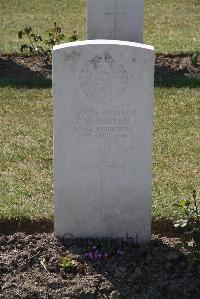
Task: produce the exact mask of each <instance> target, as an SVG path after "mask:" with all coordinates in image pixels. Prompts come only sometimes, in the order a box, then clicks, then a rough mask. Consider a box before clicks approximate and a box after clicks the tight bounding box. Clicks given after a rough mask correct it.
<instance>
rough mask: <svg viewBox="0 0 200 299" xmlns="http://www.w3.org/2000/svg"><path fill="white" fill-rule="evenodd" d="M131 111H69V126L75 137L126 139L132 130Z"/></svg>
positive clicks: (82, 109)
mask: <svg viewBox="0 0 200 299" xmlns="http://www.w3.org/2000/svg"><path fill="white" fill-rule="evenodd" d="M135 114H136V111H135V110H133V109H118V108H115V109H105V110H98V111H97V110H95V109H90V108H87V107H86V108H81V109H71V110H69V119H70V126H71V127H72V130H73V132H74V133H75V134H76V136H77V137H79V138H80V137H88V138H89V137H95V138H108V137H119V138H127V137H128V136H129V134H130V133H131V132H132V131H133V128H134V116H135Z"/></svg>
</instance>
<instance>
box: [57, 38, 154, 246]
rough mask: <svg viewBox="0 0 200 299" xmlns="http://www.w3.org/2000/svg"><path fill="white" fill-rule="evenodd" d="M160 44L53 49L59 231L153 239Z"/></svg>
mask: <svg viewBox="0 0 200 299" xmlns="http://www.w3.org/2000/svg"><path fill="white" fill-rule="evenodd" d="M153 73H154V50H153V48H152V47H150V46H146V45H141V44H136V43H131V42H119V41H118V42H117V41H108V40H96V41H83V42H75V43H69V44H63V45H59V46H56V47H54V50H53V91H54V177H55V234H56V235H57V236H64V235H65V234H66V236H69V237H70V236H74V237H113V238H132V239H130V240H134V241H135V242H138V243H143V242H146V241H148V240H149V239H150V230H151V193H152V190H151V189H152V188H151V182H152V171H151V166H152V110H153V109H152V106H153V105H152V100H153V78H154V76H153Z"/></svg>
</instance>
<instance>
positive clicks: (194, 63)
mask: <svg viewBox="0 0 200 299" xmlns="http://www.w3.org/2000/svg"><path fill="white" fill-rule="evenodd" d="M199 56H200V52H196V53H192V54H191V55H190V61H191V64H192V66H193V67H195V68H197V67H198V66H199V62H198V60H199Z"/></svg>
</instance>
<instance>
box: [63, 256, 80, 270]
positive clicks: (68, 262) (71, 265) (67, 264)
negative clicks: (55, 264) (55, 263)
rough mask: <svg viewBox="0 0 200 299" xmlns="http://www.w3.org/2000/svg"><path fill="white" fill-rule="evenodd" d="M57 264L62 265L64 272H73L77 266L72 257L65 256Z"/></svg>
mask: <svg viewBox="0 0 200 299" xmlns="http://www.w3.org/2000/svg"><path fill="white" fill-rule="evenodd" d="M59 266H60V267H62V268H63V269H64V271H65V272H74V271H75V270H76V268H77V263H76V262H75V261H74V260H73V259H71V258H69V257H66V256H65V257H64V258H62V260H61V261H60V263H59Z"/></svg>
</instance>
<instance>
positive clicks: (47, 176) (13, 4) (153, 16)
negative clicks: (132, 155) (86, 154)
mask: <svg viewBox="0 0 200 299" xmlns="http://www.w3.org/2000/svg"><path fill="white" fill-rule="evenodd" d="M0 12H1V13H0V24H1V35H0V48H2V49H3V51H4V52H7V53H11V52H19V47H20V45H21V41H19V40H18V37H17V32H18V31H19V30H21V29H23V28H24V27H25V26H30V25H32V26H33V27H34V28H35V30H36V32H37V33H41V32H43V31H45V30H46V29H47V28H48V27H49V26H51V25H52V24H53V22H54V21H57V22H58V24H59V25H60V26H61V27H62V28H63V31H64V32H65V33H66V38H67V37H68V36H70V35H71V34H72V33H73V31H74V30H76V31H77V33H78V35H79V37H80V39H84V38H85V36H86V1H85V0H59V1H55V0H34V1H25V0H17V1H15V0H0ZM199 14H200V1H199V0H190V1H188V0H181V1H178V0H174V1H171V0H158V1H155V0H146V4H145V42H146V43H149V44H152V45H154V46H155V48H156V51H157V52H168V53H173V52H193V51H197V50H198V49H199V36H200V25H199ZM3 80H4V79H2V80H1V81H0V86H1V87H0V123H1V129H0V152H1V155H0V169H1V172H0V219H27V218H28V219H41V218H46V219H51V218H52V217H53V187H52V185H53V178H52V132H53V131H52V94H51V88H50V85H49V83H48V82H42V81H39V82H38V79H36V80H35V81H30V82H24V81H23V82H17V80H18V79H17V78H16V79H14V80H10V81H9V80H8V82H6V81H5V80H4V81H3ZM189 82H190V80H189V79H186V80H184V81H183V80H182V81H181V80H178V79H177V80H174V81H173V80H172V81H171V82H165V81H162V82H159V81H157V83H156V88H155V115H154V150H153V178H154V183H153V215H154V218H163V217H164V218H166V217H168V218H173V217H174V208H173V203H174V201H175V200H176V199H179V198H181V197H184V196H189V194H190V193H191V192H192V190H193V188H195V189H197V190H198V188H199V185H198V184H199V173H200V159H199V157H200V147H199V134H200V120H199V116H200V101H199V98H200V88H199V87H198V86H199V84H196V88H195V84H193V83H192V82H191V83H192V84H190V83H189ZM168 83H169V84H168Z"/></svg>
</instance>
